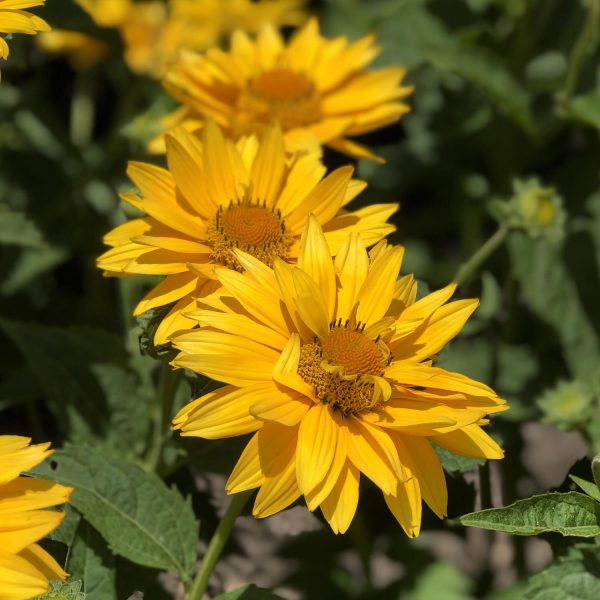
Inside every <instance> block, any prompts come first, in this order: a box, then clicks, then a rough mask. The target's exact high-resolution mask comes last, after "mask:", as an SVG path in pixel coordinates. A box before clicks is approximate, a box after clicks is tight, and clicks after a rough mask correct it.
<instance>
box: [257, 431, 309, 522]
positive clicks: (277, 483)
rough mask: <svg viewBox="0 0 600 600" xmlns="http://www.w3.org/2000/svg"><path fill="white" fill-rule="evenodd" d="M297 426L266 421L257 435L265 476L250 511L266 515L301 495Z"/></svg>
mask: <svg viewBox="0 0 600 600" xmlns="http://www.w3.org/2000/svg"><path fill="white" fill-rule="evenodd" d="M297 431H298V430H297V428H296V427H282V426H279V425H270V424H269V423H267V424H265V425H264V427H263V429H262V430H261V432H260V434H259V438H258V452H259V459H260V464H261V469H262V471H263V474H264V480H263V483H262V485H261V487H260V490H259V492H258V494H257V495H256V500H255V502H254V508H253V510H252V514H253V515H254V516H255V517H259V518H263V517H268V516H270V515H272V514H275V513H276V512H279V511H280V510H283V509H284V508H287V507H288V506H289V505H290V504H291V503H292V502H294V501H295V500H296V499H297V498H298V497H299V496H300V490H299V489H298V484H297V483H296V442H297Z"/></svg>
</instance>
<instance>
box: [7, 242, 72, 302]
mask: <svg viewBox="0 0 600 600" xmlns="http://www.w3.org/2000/svg"><path fill="white" fill-rule="evenodd" d="M68 256H69V254H68V252H67V251H66V250H65V249H63V248H55V247H54V246H43V247H41V248H27V249H26V250H24V251H23V252H21V254H20V255H19V257H18V258H17V260H16V261H15V264H14V265H13V267H12V269H11V270H10V273H9V274H8V275H7V276H6V277H5V278H4V281H3V282H2V285H0V291H1V292H2V293H3V294H5V295H6V296H10V295H11V294H16V293H17V292H19V291H21V290H22V289H23V288H24V287H26V286H27V285H28V284H29V283H31V282H32V281H33V280H34V279H36V278H37V277H39V276H40V275H42V274H44V273H46V272H47V271H51V270H52V269H54V268H55V267H57V266H58V265H60V264H62V263H63V262H64V261H65V260H66V259H67V258H68Z"/></svg>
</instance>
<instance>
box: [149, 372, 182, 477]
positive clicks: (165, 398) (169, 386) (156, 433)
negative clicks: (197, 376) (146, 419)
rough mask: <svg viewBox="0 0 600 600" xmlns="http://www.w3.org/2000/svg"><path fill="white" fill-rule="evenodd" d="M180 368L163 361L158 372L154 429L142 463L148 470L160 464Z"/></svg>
mask: <svg viewBox="0 0 600 600" xmlns="http://www.w3.org/2000/svg"><path fill="white" fill-rule="evenodd" d="M180 375H181V371H180V370H174V369H173V368H172V367H171V366H170V365H169V364H167V363H164V364H163V365H162V370H161V374H160V394H159V398H158V402H157V403H156V405H155V407H154V429H153V431H152V439H151V440H150V444H149V446H148V450H147V452H146V456H145V458H144V465H145V467H146V468H147V469H148V470H149V471H156V470H157V468H158V467H159V465H160V458H161V454H162V447H163V444H164V441H165V434H166V432H167V431H168V429H169V422H170V420H171V411H172V409H173V400H174V399H175V393H176V391H177V387H178V385H179V377H180Z"/></svg>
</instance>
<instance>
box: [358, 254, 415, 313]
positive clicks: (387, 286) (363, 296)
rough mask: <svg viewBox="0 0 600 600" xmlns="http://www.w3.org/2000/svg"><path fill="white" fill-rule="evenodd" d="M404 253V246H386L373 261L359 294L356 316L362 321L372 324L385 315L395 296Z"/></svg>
mask: <svg viewBox="0 0 600 600" xmlns="http://www.w3.org/2000/svg"><path fill="white" fill-rule="evenodd" d="M403 255H404V248H403V247H402V246H391V247H386V248H385V250H383V251H382V252H381V254H380V255H379V256H377V258H376V259H375V260H373V262H372V263H371V268H370V269H369V273H368V275H367V277H366V279H365V280H364V282H363V284H362V286H361V289H360V291H359V293H358V295H357V301H358V310H357V313H356V318H357V319H358V320H359V321H360V322H362V323H367V324H370V323H373V322H374V321H379V319H381V318H382V317H383V316H385V314H386V312H387V310H388V308H389V306H390V304H391V302H392V298H393V296H394V290H395V287H396V279H397V277H398V271H400V264H401V263H402V256H403Z"/></svg>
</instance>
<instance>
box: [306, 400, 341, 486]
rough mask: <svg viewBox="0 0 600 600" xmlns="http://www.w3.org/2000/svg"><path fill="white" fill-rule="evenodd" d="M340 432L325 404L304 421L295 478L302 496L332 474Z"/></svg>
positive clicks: (310, 412)
mask: <svg viewBox="0 0 600 600" xmlns="http://www.w3.org/2000/svg"><path fill="white" fill-rule="evenodd" d="M339 429H340V425H339V424H338V422H336V419H335V417H334V414H333V411H332V409H331V408H330V407H329V406H326V405H324V404H320V403H319V404H315V405H314V406H313V407H312V408H311V409H310V410H309V411H308V413H307V414H306V415H305V416H304V418H303V419H302V422H301V423H300V428H299V430H298V449H297V453H296V477H297V480H298V487H299V488H300V490H301V492H302V493H303V494H305V495H306V494H308V493H309V492H311V491H312V490H314V489H315V487H316V486H317V485H319V483H321V481H323V479H324V477H325V475H326V474H327V471H329V469H330V467H331V464H332V462H333V459H334V455H335V451H336V445H337V443H338V437H339V432H338V430H339Z"/></svg>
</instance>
